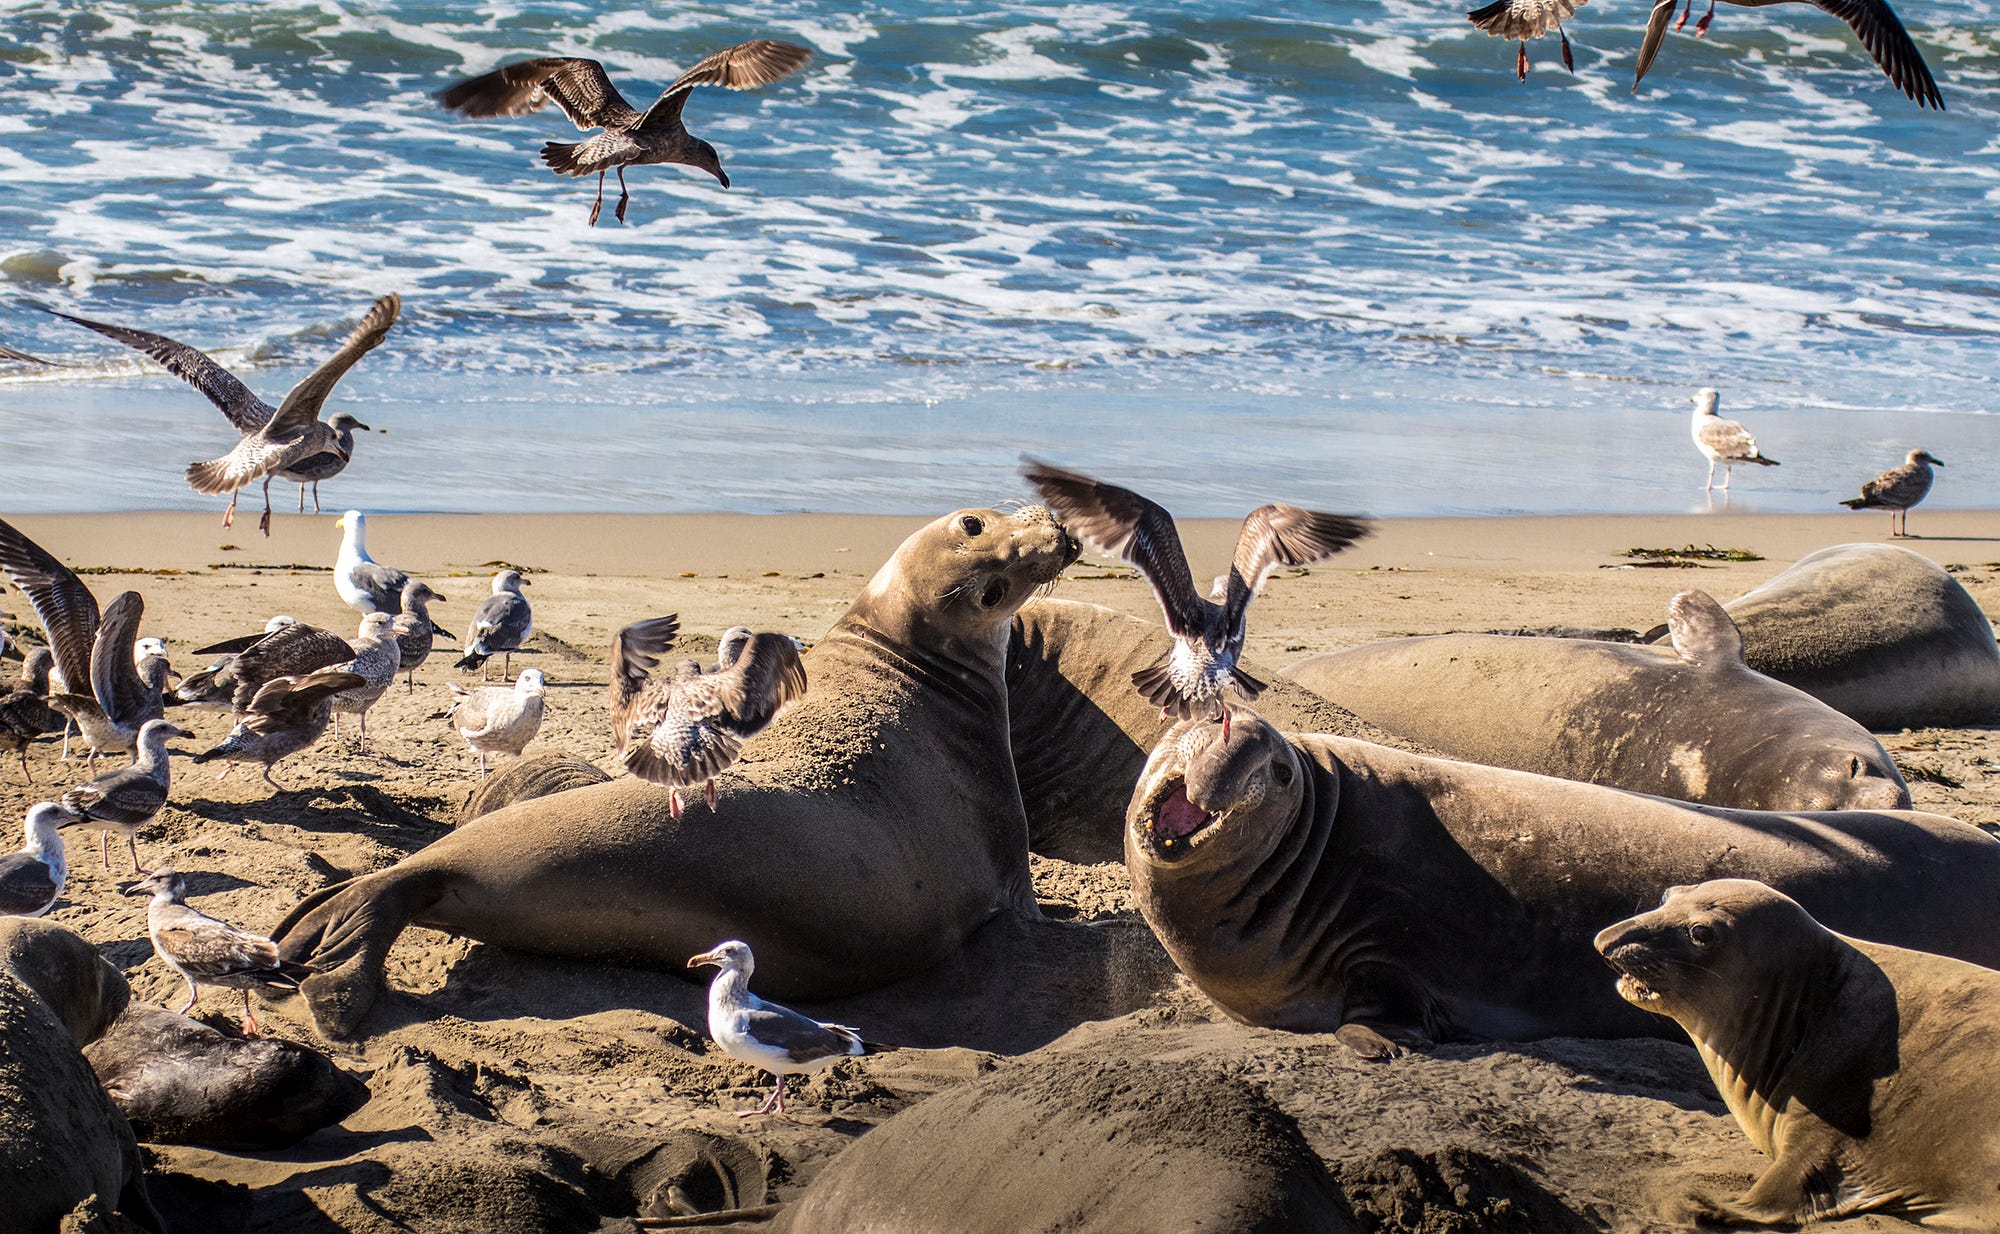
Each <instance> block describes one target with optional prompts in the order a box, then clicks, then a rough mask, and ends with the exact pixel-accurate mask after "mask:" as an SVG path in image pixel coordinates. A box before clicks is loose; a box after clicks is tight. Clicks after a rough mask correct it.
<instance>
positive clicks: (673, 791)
mask: <svg viewBox="0 0 2000 1234" xmlns="http://www.w3.org/2000/svg"><path fill="white" fill-rule="evenodd" d="M686 809H687V803H686V802H684V801H682V800H681V790H679V789H677V788H669V789H668V790H667V813H669V814H671V815H673V816H674V817H675V818H679V817H680V816H681V813H682V811H684V810H686Z"/></svg>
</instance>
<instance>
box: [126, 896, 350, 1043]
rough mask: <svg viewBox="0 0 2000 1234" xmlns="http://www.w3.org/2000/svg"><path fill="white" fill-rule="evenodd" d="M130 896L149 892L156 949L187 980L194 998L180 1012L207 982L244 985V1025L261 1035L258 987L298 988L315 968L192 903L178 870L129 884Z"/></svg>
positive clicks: (149, 916) (148, 927)
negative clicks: (254, 995)
mask: <svg viewBox="0 0 2000 1234" xmlns="http://www.w3.org/2000/svg"><path fill="white" fill-rule="evenodd" d="M125 894H126V895H128V896H139V895H147V896H151V897H152V898H153V902H152V903H151V904H148V905H147V906H146V933H147V935H148V936H149V937H150V938H151V939H152V940H153V951H154V953H155V954H157V955H158V956H159V957H160V959H162V960H164V961H166V964H167V967H168V968H171V969H173V970H174V971H175V972H177V973H179V974H180V975H181V976H182V978H184V979H185V980H186V981H187V986H188V1000H187V1002H186V1003H185V1004H184V1005H183V1006H182V1007H181V1009H180V1014H181V1015H186V1014H187V1013H188V1012H190V1011H193V1010H194V1005H195V1001H196V1000H197V999H199V998H200V997H201V987H202V986H205V985H216V986H224V987H227V988H229V989H232V990H241V991H243V1031H244V1033H245V1034H247V1035H249V1036H252V1037H254V1036H256V1035H257V1017H256V1016H254V1015H252V1014H251V1012H250V991H251V990H253V989H271V988H277V989H287V990H296V989H298V988H299V982H301V981H303V980H305V979H306V978H307V977H309V976H311V975H312V974H313V972H314V970H313V969H311V968H309V967H307V966H306V965H304V964H295V963H293V962H292V961H290V960H286V959H282V958H280V957H279V955H278V945H277V944H276V943H274V942H272V941H271V940H270V939H268V938H266V937H264V936H263V935H262V934H253V933H251V932H250V931H248V930H245V929H242V928H240V927H238V926H233V925H230V924H229V923H228V922H226V921H222V920H220V919H218V918H215V917H211V916H209V915H208V914H207V913H203V912H198V911H197V910H195V909H192V908H189V907H188V906H187V902H186V901H187V880H186V879H184V878H182V877H181V875H180V873H179V872H178V871H175V870H155V871H154V872H153V873H152V874H151V875H149V876H148V877H146V878H142V879H140V880H139V881H138V882H136V883H134V884H132V885H131V886H130V887H127V888H125Z"/></svg>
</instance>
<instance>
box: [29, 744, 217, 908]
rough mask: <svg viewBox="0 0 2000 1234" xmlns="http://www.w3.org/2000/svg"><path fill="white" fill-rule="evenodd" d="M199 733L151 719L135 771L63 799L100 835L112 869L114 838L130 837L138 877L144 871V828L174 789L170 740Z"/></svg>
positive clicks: (101, 852) (124, 770)
mask: <svg viewBox="0 0 2000 1234" xmlns="http://www.w3.org/2000/svg"><path fill="white" fill-rule="evenodd" d="M192 736H194V734H193V733H191V732H189V731H188V730H186V729H184V728H181V727H179V726H177V725H174V724H169V723H168V722H167V721H165V720H148V721H147V722H146V726H145V727H144V728H142V729H140V730H139V741H138V746H139V757H138V759H137V761H135V762H134V763H133V764H132V765H131V766H129V767H120V768H119V769H118V770H116V771H111V772H106V773H105V774H103V775H101V776H98V777H97V778H95V779H93V780H90V781H88V782H86V783H83V784H79V785H77V786H76V787H75V788H73V789H71V790H69V791H68V792H67V793H64V794H63V798H62V805H63V809H65V810H68V811H69V812H70V813H71V814H74V815H76V816H78V817H79V818H80V819H82V820H83V821H82V822H81V823H79V824H78V825H79V826H82V827H85V828H88V829H91V830H94V831H96V832H97V833H98V850H97V852H98V859H99V860H100V861H102V862H103V863H104V868H105V869H107V870H109V869H110V868H111V833H112V832H114V831H116V832H119V833H120V834H122V835H123V836H124V837H125V843H126V844H127V845H129V846H130V847H131V849H132V873H134V874H143V873H144V872H145V871H143V870H141V869H140V868H139V829H140V828H141V827H144V826H145V825H146V824H147V823H150V822H152V821H153V819H154V818H156V817H157V816H158V815H159V813H160V810H161V809H162V808H163V807H165V806H166V804H167V793H168V791H169V790H170V789H171V788H172V786H173V772H172V768H171V767H170V765H169V756H168V752H167V741H168V739H169V738H173V737H192Z"/></svg>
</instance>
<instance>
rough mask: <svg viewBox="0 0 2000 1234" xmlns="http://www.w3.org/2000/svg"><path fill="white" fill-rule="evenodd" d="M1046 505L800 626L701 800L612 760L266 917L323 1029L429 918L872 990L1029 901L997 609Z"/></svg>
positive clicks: (795, 994) (349, 1021) (1008, 514)
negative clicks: (795, 656)
mask: <svg viewBox="0 0 2000 1234" xmlns="http://www.w3.org/2000/svg"><path fill="white" fill-rule="evenodd" d="M1076 554H1077V546H1076V543H1075V541H1073V540H1071V539H1070V538H1069V537H1068V536H1067V535H1066V534H1064V532H1063V530H1062V528H1060V527H1058V526H1057V525H1056V523H1055V522H1054V520H1053V519H1051V518H1050V517H1049V514H1048V511H1046V510H1044V509H1042V508H1041V507H1039V506H1030V507H1027V508H1025V509H1021V510H1015V511H1001V510H960V511H957V512H956V513H953V514H950V515H947V516H945V517H944V518H941V519H938V520H936V521H935V522H933V523H931V524H929V525H928V526H926V527H924V528H923V529H921V530H919V531H918V532H916V533H915V534H913V535H912V536H910V538H909V539H907V540H905V541H904V542H903V544H902V546H901V547H900V548H898V549H897V550H896V553H895V555H894V556H892V557H891V558H890V559H889V561H888V563H887V564H885V565H884V566H883V567H882V568H881V569H880V570H879V571H877V572H876V574H875V576H874V578H873V579H872V580H871V581H870V582H869V583H868V585H867V588H866V589H865V590H864V591H863V592H862V594H861V597H860V598H859V599H858V600H856V601H855V602H854V606H853V607H852V608H850V609H849V610H848V611H847V613H846V615H844V616H843V617H841V619H840V620H839V621H837V622H835V623H834V626H833V628H832V629H831V630H830V631H828V633H827V635H826V637H825V638H823V639H821V640H819V642H818V643H816V644H815V645H814V646H813V649H812V651H811V653H810V654H809V656H808V659H807V671H808V673H809V674H810V677H811V681H812V689H811V692H810V693H809V694H808V695H807V696H806V698H805V699H803V700H802V701H801V702H800V703H799V704H798V705H797V706H796V707H794V708H792V709H791V710H790V711H788V712H787V713H786V714H785V715H784V716H783V717H781V718H780V719H779V720H778V721H777V722H776V723H774V724H773V725H772V726H771V727H770V728H768V729H766V730H765V731H764V733H763V734H762V735H761V736H759V737H758V739H757V740H756V741H754V742H752V743H751V744H750V745H749V746H748V747H747V748H746V749H745V752H744V753H745V757H744V759H743V761H742V762H741V763H739V764H738V765H737V766H736V767H735V768H734V769H732V770H731V771H730V773H729V774H728V775H727V776H725V777H724V778H723V780H722V781H721V783H720V789H721V802H720V805H719V806H718V808H717V809H716V810H715V811H713V812H711V811H710V810H709V809H708V808H707V807H706V806H705V805H704V806H695V805H692V804H690V805H689V807H688V809H687V814H686V816H685V817H684V818H681V819H675V818H674V817H673V816H672V814H671V813H670V811H669V796H668V793H667V791H666V790H665V789H663V788H659V787H657V786H655V785H652V784H648V783H646V782H645V781H643V780H635V779H629V778H628V779H621V780H614V781H612V782H610V783H608V784H597V785H592V786H589V787H585V788H574V789H570V790H569V791H567V792H560V793H556V794H554V795H552V796H547V797H541V798H537V799H535V800H532V801H523V802H520V803H518V804H515V805H510V806H508V807H506V808H505V809H501V810H497V811H495V812H494V813H491V814H487V815H485V816H483V817H481V818H477V819H474V820H473V821H472V822H470V823H467V824H465V825H464V826H462V827H460V828H459V829H458V830H457V831H455V832H453V833H452V834H451V835H449V836H447V837H445V838H444V839H441V840H439V841H438V842H436V843H435V844H432V845H431V846H430V847H428V848H426V849H424V850H423V851H422V852H419V853H416V854H414V855H412V856H410V857H408V858H406V859H404V860H403V861H400V862H398V863H397V864H396V865H394V866H392V867H391V868H389V869H387V870H383V871H380V872H378V873H375V874H370V875H367V876H365V877H363V878H359V879H355V880H353V881H352V882H349V883H345V884H342V885H340V886H337V887H331V888H328V889H326V890H323V891H321V892H318V893H316V894H315V895H313V896H311V897H310V898H308V899H307V900H306V901H304V902H303V903H302V904H300V905H299V906H298V907H297V908H296V909H294V910H293V912H292V913H291V915H290V916H289V917H287V918H286V919H285V921H284V922H283V923H282V924H280V925H279V927H278V929H277V931H276V934H275V937H276V938H277V941H278V943H279V946H280V948H281V949H282V951H283V954H284V955H285V957H286V958H287V959H291V960H300V961H306V962H308V963H310V964H312V965H313V966H314V967H315V968H317V969H318V970H319V973H318V974H317V975H316V976H313V977H311V978H308V979H307V980H306V982H305V985H304V990H305V994H306V997H307V999H308V1001H309V1003H310V1004H311V1007H312V1010H313V1014H314V1016H315V1018H316V1019H317V1020H318V1021H319V1024H320V1026H321V1027H322V1028H323V1029H325V1030H326V1031H328V1032H330V1033H336V1034H346V1033H351V1032H352V1031H354V1029H355V1027H356V1026H357V1025H358V1024H359V1022H360V1020H361V1018H362V1017H363V1016H364V1015H365V1014H366V1012H367V1010H368V1007H369V1005H370V1004H371V1002H372V1001H373V999H374V997H375V995H376V993H377V991H378V990H379V989H380V988H381V984H382V960H383V957H384V955H386V954H387V952H388V949H389V946H390V944H392V943H393V942H394V941H395V939H396V937H397V936H398V935H399V934H401V933H402V931H403V929H404V927H405V926H407V925H410V924H418V925H423V926H428V927H431V928H433V929H438V930H444V931H447V932H449V933H452V934H458V935H464V936H466V937H470V938H476V939H479V940H481V941H484V942H488V943H495V944H498V945H500V946H503V947H512V948H517V949H519V950H523V951H535V952H542V953H545V954H552V955H563V956H575V957H581V958H587V959H601V960H616V961H622V962H631V963H638V964H643V965H652V966H658V967H668V968H676V969H678V968H680V967H681V966H683V965H684V964H685V963H686V962H687V958H688V957H689V956H691V955H694V954H696V953H697V952H700V951H703V950H706V949H707V948H708V947H710V946H712V945H713V944H714V943H715V940H716V939H718V938H741V939H744V940H745V941H747V942H749V943H750V944H751V946H752V947H754V948H755V949H756V952H757V958H758V961H759V964H758V977H759V979H760V981H761V982H762V985H763V987H764V991H765V992H766V993H768V994H769V995H771V996H772V997H773V998H776V999H779V1000H783V1001H792V1000H801V999H806V1000H809V999H818V998H829V997H833V996H836V995H841V994H847V993H853V992H856V991H861V990H868V989H874V988H877V987H880V986H884V985H887V984H889V983H890V982H893V981H896V980H897V979H899V978H902V977H906V976H909V975H911V974H914V973H916V972H919V971H921V970H923V969H925V968H928V967H930V966H931V965H934V964H936V963H938V962H939V961H941V960H943V959H944V958H946V957H948V956H950V955H952V954H953V953H954V952H956V951H957V950H958V949H959V947H960V946H961V945H962V944H963V943H964V941H965V939H966V938H967V936H969V935H970V934H971V933H972V932H973V930H975V929H976V928H977V927H978V926H979V925H980V924H981V923H982V922H984V921H986V920H987V919H989V918H991V917H993V916H995V915H996V914H998V913H1000V912H1001V911H1003V910H1006V909H1018V910H1021V911H1023V912H1026V913H1031V914H1032V913H1033V912H1035V907H1034V905H1035V901H1034V895H1033V889H1032V887H1031V885H1030V880H1029V876H1028V833H1027V820H1026V818H1025V817H1023V815H1022V811H1021V796H1020V790H1019V788H1018V787H1017V786H1016V783H1015V779H1014V768H1013V763H1012V761H1011V759H1010V758H1009V749H1008V739H1007V695H1006V683H1005V680H1004V673H1005V659H1006V650H1007V630H1008V625H1009V623H1010V622H1011V621H1012V619H1013V616H1014V613H1015V612H1016V611H1017V610H1018V609H1019V608H1020V606H1021V605H1022V603H1023V602H1025V601H1026V600H1027V599H1028V597H1029V596H1030V595H1032V594H1033V593H1034V591H1035V590H1036V588H1038V587H1041V586H1042V585H1044V584H1045V583H1047V582H1049V581H1050V580H1051V579H1053V578H1055V577H1056V575H1057V574H1059V573H1060V572H1061V571H1062V569H1063V568H1064V567H1065V566H1067V565H1068V564H1069V563H1070V562H1072V561H1074V560H1075V559H1076Z"/></svg>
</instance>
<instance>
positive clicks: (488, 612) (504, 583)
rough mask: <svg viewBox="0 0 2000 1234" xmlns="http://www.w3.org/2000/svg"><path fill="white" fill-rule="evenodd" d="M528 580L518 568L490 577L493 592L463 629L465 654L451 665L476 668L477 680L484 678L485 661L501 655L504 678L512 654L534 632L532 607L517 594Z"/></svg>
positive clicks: (511, 669) (509, 670) (503, 678)
mask: <svg viewBox="0 0 2000 1234" xmlns="http://www.w3.org/2000/svg"><path fill="white" fill-rule="evenodd" d="M531 581H532V580H529V579H525V578H522V577H521V572H520V571H519V570H502V571H500V573H498V574H496V575H494V576H493V594H492V595H490V596H487V597H486V599H484V600H483V601H481V602H480V605H479V608H478V609H477V610H476V611H474V612H473V614H472V624H471V625H470V626H468V627H466V631H465V654H464V655H462V656H460V657H459V658H458V663H457V664H455V665H453V666H452V667H454V668H476V669H478V670H479V680H481V681H486V680H488V677H487V673H486V667H485V665H486V661H487V660H489V659H491V658H492V657H494V656H503V657H505V658H504V659H503V660H501V662H500V680H502V681H505V680H507V676H508V674H509V673H511V672H512V671H513V669H514V653H515V652H517V651H519V650H520V649H521V644H522V643H525V642H527V641H528V636H529V635H530V634H533V633H534V632H535V614H534V610H532V609H530V608H529V607H528V597H526V596H524V595H522V594H521V588H523V587H526V586H528V585H529V583H530V582H531Z"/></svg>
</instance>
